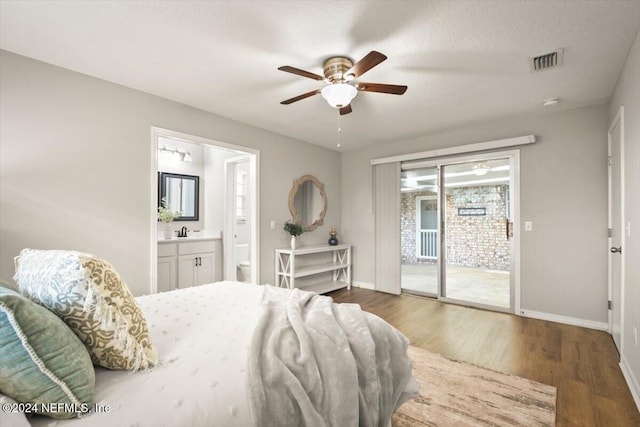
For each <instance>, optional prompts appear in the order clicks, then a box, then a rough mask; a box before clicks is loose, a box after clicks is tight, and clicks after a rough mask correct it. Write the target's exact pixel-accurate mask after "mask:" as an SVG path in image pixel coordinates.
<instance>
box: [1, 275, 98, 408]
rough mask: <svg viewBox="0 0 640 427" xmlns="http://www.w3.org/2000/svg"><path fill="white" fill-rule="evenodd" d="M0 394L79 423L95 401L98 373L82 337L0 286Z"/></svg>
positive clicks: (51, 315)
mask: <svg viewBox="0 0 640 427" xmlns="http://www.w3.org/2000/svg"><path fill="white" fill-rule="evenodd" d="M0 393H2V394H4V395H6V396H9V397H11V398H13V399H15V400H17V401H18V402H21V403H30V404H32V405H30V406H31V407H32V409H34V412H37V413H39V414H42V415H48V416H50V417H53V418H74V417H77V416H78V414H79V412H85V411H87V410H89V409H91V407H92V405H93V403H94V401H95V372H94V370H93V364H92V363H91V357H90V356H89V353H88V352H87V350H86V348H85V347H84V345H83V344H82V342H81V341H80V340H79V339H78V337H77V336H76V335H75V334H74V333H73V332H72V331H71V330H70V329H69V328H68V327H67V325H65V324H64V322H63V321H62V320H60V319H59V318H58V317H57V316H56V315H55V314H53V313H51V312H50V311H49V310H47V309H46V308H44V307H41V306H39V305H38V304H36V303H34V302H32V301H29V300H28V299H27V298H25V297H24V296H22V295H20V294H19V293H17V292H15V291H13V290H11V289H8V288H5V287H1V286H0Z"/></svg>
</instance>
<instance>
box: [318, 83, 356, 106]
mask: <svg viewBox="0 0 640 427" xmlns="http://www.w3.org/2000/svg"><path fill="white" fill-rule="evenodd" d="M320 93H321V94H322V97H323V98H324V99H326V100H327V102H328V103H329V105H331V106H332V107H333V108H342V107H344V106H347V105H349V103H350V102H351V100H353V98H355V97H356V95H357V94H358V90H357V89H356V88H355V87H353V86H351V85H350V84H346V83H335V84H332V85H328V86H325V87H324V88H322V91H320Z"/></svg>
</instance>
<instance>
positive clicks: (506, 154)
mask: <svg viewBox="0 0 640 427" xmlns="http://www.w3.org/2000/svg"><path fill="white" fill-rule="evenodd" d="M504 158H508V159H509V165H510V170H509V175H510V176H509V178H510V180H509V181H510V183H511V186H512V191H511V199H510V202H511V206H510V209H511V221H512V222H513V224H514V226H513V228H512V230H513V237H512V238H511V272H510V273H511V282H512V286H513V287H512V293H511V294H512V299H513V302H512V304H510V305H511V306H512V308H513V311H511V310H509V312H513V313H515V314H517V315H520V314H521V310H520V245H521V243H520V230H521V228H522V227H521V226H520V150H519V149H515V150H505V151H492V152H488V153H476V154H472V153H468V154H466V155H463V156H451V157H438V158H437V159H424V160H418V161H413V162H410V163H403V164H402V170H408V169H417V168H427V167H433V168H435V167H439V166H440V165H453V164H458V163H468V162H473V161H483V160H485V161H486V160H491V159H504ZM438 174H439V175H440V170H439V172H438ZM440 182H441V181H440V180H439V181H438V185H440ZM439 194H444V192H443V191H440V192H439ZM438 217H440V212H438ZM438 230H439V233H440V236H441V237H440V248H441V249H440V253H439V254H438V255H439V257H438V260H439V261H438V262H439V263H441V262H442V260H443V254H444V251H443V250H442V248H443V247H444V245H443V244H442V236H443V234H444V233H443V232H442V230H441V227H438ZM438 267H439V268H438V274H439V276H438V295H442V288H441V286H442V285H443V278H442V265H440V264H439V266H438ZM439 299H440V300H443V301H451V302H454V303H458V302H457V301H455V300H449V299H447V298H441V297H439ZM465 305H472V306H475V307H479V308H487V309H490V310H495V311H502V310H500V309H499V308H496V307H493V306H484V305H481V304H466V302H465Z"/></svg>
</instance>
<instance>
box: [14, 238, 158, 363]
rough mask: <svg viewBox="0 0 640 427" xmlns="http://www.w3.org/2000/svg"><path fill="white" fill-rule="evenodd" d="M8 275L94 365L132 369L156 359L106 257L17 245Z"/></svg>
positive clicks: (131, 300) (126, 291) (140, 320)
mask: <svg viewBox="0 0 640 427" xmlns="http://www.w3.org/2000/svg"><path fill="white" fill-rule="evenodd" d="M13 279H14V280H15V281H16V282H17V283H18V286H19V287H20V292H21V293H22V294H23V295H25V296H27V297H28V298H30V299H32V300H33V301H35V302H37V303H38V304H40V305H43V306H44V307H46V308H48V309H49V310H51V311H52V312H54V313H55V314H57V315H58V317H60V318H61V319H62V320H64V322H65V323H66V324H67V326H69V328H70V329H71V330H72V331H73V332H74V333H75V334H76V335H77V336H78V337H79V338H80V340H81V341H82V342H83V343H84V345H85V346H86V347H87V350H89V354H90V355H91V359H92V360H93V363H94V364H96V365H100V366H103V367H105V368H109V369H127V370H134V371H135V370H137V369H143V368H147V367H149V366H151V365H155V364H157V363H158V355H157V351H156V349H155V347H154V346H153V344H152V343H151V339H150V338H149V330H148V329H147V322H146V320H145V319H144V316H143V315H142V312H141V311H140V309H139V308H138V305H137V304H136V301H135V299H134V298H133V295H132V294H131V292H130V291H129V288H128V287H127V285H126V284H125V283H124V282H123V281H122V279H120V276H119V275H118V273H117V272H116V271H115V270H114V269H113V267H112V266H111V265H110V264H109V263H107V262H106V261H104V260H102V259H100V258H97V257H95V256H93V255H89V254H85V253H81V252H74V251H61V250H48V251H45V250H35V249H23V250H22V252H20V256H19V257H17V258H16V274H15V276H14V277H13Z"/></svg>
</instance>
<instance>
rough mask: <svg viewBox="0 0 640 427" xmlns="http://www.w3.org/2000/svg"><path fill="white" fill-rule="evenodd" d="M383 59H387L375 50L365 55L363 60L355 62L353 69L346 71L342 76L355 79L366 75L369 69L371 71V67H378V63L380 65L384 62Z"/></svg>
mask: <svg viewBox="0 0 640 427" xmlns="http://www.w3.org/2000/svg"><path fill="white" fill-rule="evenodd" d="M385 59H387V57H386V56H385V55H383V54H382V53H380V52H376V51H375V50H372V51H371V52H369V53H367V54H366V55H365V57H364V58H362V59H361V60H360V61H358V62H356V63H355V65H354V66H353V67H351V68H350V69H349V70H347V72H346V73H344V75H345V76H348V75H349V74H351V75H353V76H354V77H355V78H358V77H360V76H361V75H363V74H364V73H366V72H367V71H369V70H370V69H372V68H373V67H375V66H376V65H378V64H379V63H381V62H382V61H384V60H385Z"/></svg>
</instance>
